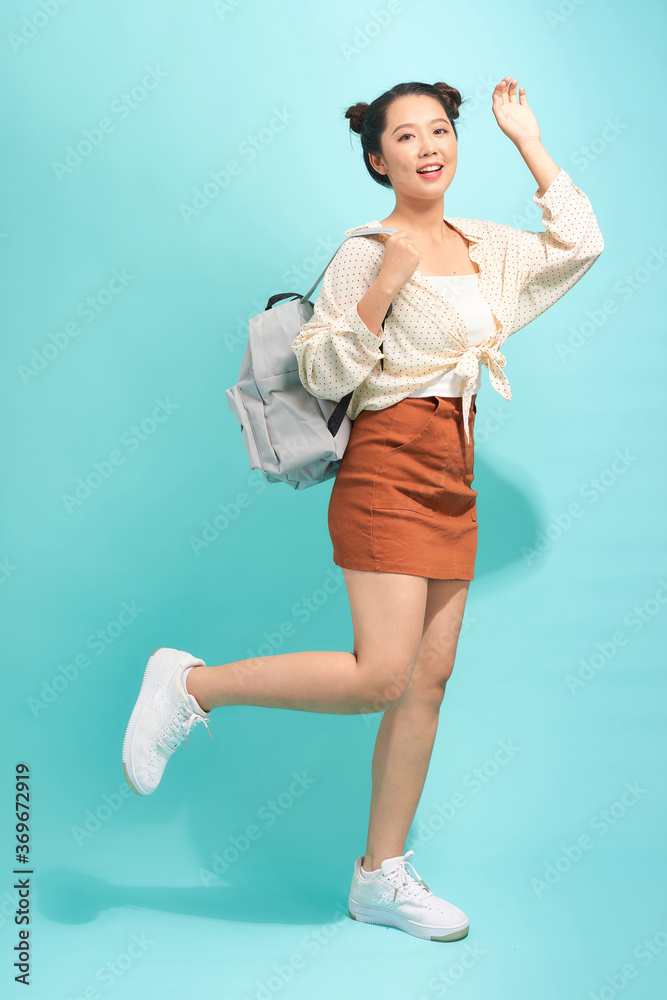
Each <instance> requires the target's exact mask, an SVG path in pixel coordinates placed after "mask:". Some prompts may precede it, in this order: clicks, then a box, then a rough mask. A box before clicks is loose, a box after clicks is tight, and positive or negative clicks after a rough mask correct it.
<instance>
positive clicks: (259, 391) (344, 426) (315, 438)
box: [225, 226, 397, 490]
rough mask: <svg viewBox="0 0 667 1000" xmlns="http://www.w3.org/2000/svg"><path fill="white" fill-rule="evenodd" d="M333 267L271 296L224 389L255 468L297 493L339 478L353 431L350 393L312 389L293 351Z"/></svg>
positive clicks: (373, 229)
mask: <svg viewBox="0 0 667 1000" xmlns="http://www.w3.org/2000/svg"><path fill="white" fill-rule="evenodd" d="M396 231H397V230H396V229H386V228H382V227H379V226H368V227H367V228H365V229H359V230H358V231H357V232H355V233H351V234H350V235H349V236H347V237H346V238H345V240H343V243H345V242H346V240H348V239H352V238H353V237H354V236H373V235H375V234H377V233H387V234H389V235H391V234H392V233H395V232H396ZM342 245H343V244H342V243H341V246H342ZM338 250H340V247H338ZM338 250H336V253H338ZM336 253H334V254H333V256H332V257H331V260H330V261H329V264H330V263H331V261H332V260H333V258H334V257H335V256H336ZM329 264H327V266H326V267H325V268H324V270H323V271H322V273H321V275H320V276H319V278H318V279H317V281H316V282H315V283H314V285H313V286H312V287H311V288H309V289H308V291H307V292H305V294H304V295H299V293H298V292H282V293H281V294H278V295H272V296H271V298H270V299H269V301H268V303H267V306H266V309H265V310H264V312H262V313H259V314H258V315H257V316H253V317H252V319H251V320H250V323H249V335H248V344H247V346H246V349H245V353H244V355H243V360H242V362H241V371H240V374H239V380H238V382H237V383H236V385H234V386H232V387H231V388H230V389H226V390H225V395H226V397H227V403H228V404H229V408H230V409H231V411H232V413H233V414H234V416H235V417H236V419H237V420H238V422H239V424H240V426H241V433H242V435H243V443H244V445H245V448H246V451H247V452H248V458H249V459H250V467H251V468H252V469H259V470H260V472H261V473H262V474H263V476H264V478H265V479H266V480H267V481H268V482H269V483H287V485H288V486H291V487H292V489H295V490H303V489H306V488H307V487H308V486H315V485H316V484H317V483H323V482H325V481H326V480H327V479H331V478H333V477H334V476H335V475H336V473H337V471H338V467H339V465H340V462H341V459H342V457H343V454H344V452H345V448H346V447H347V443H348V441H349V438H350V431H351V429H352V421H351V420H350V418H349V417H348V416H347V413H346V410H347V407H348V405H349V402H350V399H351V397H352V393H351V392H350V393H348V394H347V396H344V397H343V398H342V399H341V400H339V401H338V402H335V401H333V400H328V399H321V398H320V397H319V396H315V395H314V394H313V393H311V392H309V391H308V389H306V388H305V386H304V385H303V384H302V382H301V379H300V378H299V370H298V366H297V360H296V355H295V354H294V352H293V350H292V341H293V340H294V339H295V338H296V337H297V336H298V334H299V331H300V329H301V327H302V326H303V325H304V324H305V323H307V322H308V320H309V319H310V318H311V317H312V315H313V311H314V305H313V303H312V302H311V301H310V296H311V295H312V294H313V292H314V291H315V289H316V288H317V286H318V285H319V283H320V281H321V280H322V278H323V277H324V275H325V273H326V270H327V267H329ZM284 299H286V300H287V301H282V300H284ZM278 303H280V305H278ZM390 313H391V305H390V306H389V309H388V310H387V315H386V316H385V318H384V320H383V321H382V329H383V330H384V324H385V321H386V319H387V316H389V314H390ZM380 347H382V345H380ZM381 364H382V366H384V361H382V362H381Z"/></svg>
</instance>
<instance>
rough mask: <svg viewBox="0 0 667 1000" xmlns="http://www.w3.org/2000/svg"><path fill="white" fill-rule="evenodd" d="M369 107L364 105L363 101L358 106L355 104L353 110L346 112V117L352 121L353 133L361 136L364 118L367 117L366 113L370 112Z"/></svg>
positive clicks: (349, 109)
mask: <svg viewBox="0 0 667 1000" xmlns="http://www.w3.org/2000/svg"><path fill="white" fill-rule="evenodd" d="M368 108H369V105H368V104H364V102H363V101H359V103H358V104H353V105H352V107H351V108H348V109H347V111H346V112H345V117H346V118H349V120H350V128H351V130H352V131H353V132H356V133H357V134H358V135H361V133H362V131H363V128H364V118H365V117H366V112H367V111H368Z"/></svg>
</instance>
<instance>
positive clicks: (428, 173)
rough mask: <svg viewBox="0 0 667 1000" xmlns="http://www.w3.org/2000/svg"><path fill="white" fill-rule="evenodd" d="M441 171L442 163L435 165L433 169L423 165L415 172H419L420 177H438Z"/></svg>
mask: <svg viewBox="0 0 667 1000" xmlns="http://www.w3.org/2000/svg"><path fill="white" fill-rule="evenodd" d="M442 171H443V166H442V164H440V166H439V167H437V168H436V169H435V170H434V169H433V167H424V168H422V169H421V170H418V171H417V173H418V174H419V176H420V177H439V176H440V174H441V173H442Z"/></svg>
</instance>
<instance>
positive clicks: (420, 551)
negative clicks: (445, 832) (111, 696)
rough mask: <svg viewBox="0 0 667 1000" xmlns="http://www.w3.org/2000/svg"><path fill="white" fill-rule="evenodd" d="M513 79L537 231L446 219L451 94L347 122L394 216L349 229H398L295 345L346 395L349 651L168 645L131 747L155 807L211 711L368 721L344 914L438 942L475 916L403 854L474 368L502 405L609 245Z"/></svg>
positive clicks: (431, 693) (463, 514)
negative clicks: (514, 374) (512, 361)
mask: <svg viewBox="0 0 667 1000" xmlns="http://www.w3.org/2000/svg"><path fill="white" fill-rule="evenodd" d="M516 83H517V81H516V80H512V79H510V78H509V77H505V79H503V80H502V81H501V82H500V83H499V84H498V85H497V87H496V88H495V90H494V92H493V99H492V110H493V114H494V115H495V119H496V121H497V123H498V125H499V127H500V129H501V130H502V132H503V133H504V134H505V135H506V136H507V137H508V139H510V140H511V141H512V142H513V143H514V145H515V146H516V147H517V149H518V151H519V153H520V154H521V156H522V157H523V160H524V162H525V163H526V165H527V167H528V169H529V170H530V172H531V173H532V175H533V177H534V179H535V182H536V183H537V185H538V190H537V192H536V193H535V195H534V196H533V200H534V201H535V203H536V204H537V205H538V206H540V207H541V208H542V209H543V216H542V224H543V225H544V226H546V231H545V232H529V231H523V230H519V229H515V228H512V227H511V226H508V225H503V224H500V223H494V222H490V221H488V220H487V221H480V220H478V219H463V218H456V217H450V216H445V215H443V209H444V193H445V191H446V190H447V189H448V187H449V185H450V184H451V182H452V180H453V178H454V174H455V172H456V163H457V134H456V128H455V126H454V121H455V119H456V118H457V117H458V113H459V105H460V103H461V95H460V93H459V91H458V90H456V89H455V88H453V87H450V86H448V85H447V84H444V83H436V84H433V85H430V84H424V83H406V84H399V85H398V86H396V87H393V88H392V89H391V90H389V91H387V92H386V93H384V94H382V95H381V96H380V97H378V98H377V99H376V100H375V101H374V102H373V103H372V104H371V105H370V106H369V105H366V104H356V105H354V106H353V107H352V108H350V109H348V111H347V112H346V117H347V118H348V119H349V120H350V127H351V128H352V129H353V131H355V132H357V133H359V134H360V135H361V142H362V148H363V154H364V161H365V163H366V167H367V169H368V171H369V173H370V175H371V177H373V179H374V180H376V181H377V182H378V183H380V184H382V185H384V186H386V187H391V188H392V190H393V193H394V195H395V197H396V206H395V208H394V210H393V211H392V212H391V213H390V215H389V216H388V217H387V218H386V219H384V220H382V221H378V220H376V219H374V220H372V221H371V222H370V223H367V224H366V226H364V227H359V228H360V229H364V228H367V226H381V227H391V228H394V229H396V230H397V232H395V233H394V234H393V235H391V236H387V234H380V235H375V236H355V237H354V238H352V239H349V240H347V241H346V242H344V243H343V245H342V246H341V248H340V249H339V251H338V252H337V253H336V255H335V257H334V259H333V261H332V262H331V264H330V265H329V267H328V269H327V271H326V273H325V276H324V279H323V283H322V289H321V291H320V294H319V296H318V298H317V300H316V302H315V308H314V313H313V316H312V318H311V319H310V320H309V321H308V322H307V323H306V324H305V325H304V326H303V327H302V328H301V331H300V333H299V336H298V337H297V338H296V339H295V340H294V342H293V344H292V349H293V351H294V353H295V355H296V357H297V360H298V365H299V375H300V378H301V381H302V383H303V384H304V385H305V386H306V388H308V389H309V390H310V391H311V392H312V393H314V394H315V395H318V396H320V397H322V398H325V399H332V400H339V399H342V398H343V396H345V395H346V394H348V393H350V392H351V393H352V397H351V399H350V403H349V406H348V409H347V413H348V416H350V417H351V418H352V419H353V420H354V423H353V425H352V432H351V435H350V440H349V443H348V446H347V449H346V451H345V454H344V457H343V460H342V463H341V465H340V468H339V470H338V474H337V477H336V480H335V482H334V485H333V489H332V491H331V499H330V504H329V529H330V533H331V539H332V542H333V550H334V562H336V563H337V564H338V565H339V566H342V567H343V569H344V574H345V581H346V585H347V591H348V596H349V600H350V607H351V614H352V622H353V628H354V650H353V652H351V653H349V652H328V651H317V652H310V653H308V652H298V653H282V654H277V655H275V656H265V657H257V658H255V659H252V660H241V661H238V662H235V663H227V664H223V665H220V666H214V667H211V666H206V664H205V663H204V661H203V660H201V659H199V658H197V657H196V656H193V655H192V654H191V653H187V652H185V651H184V650H178V649H170V648H165V647H160V648H159V649H157V650H155V652H154V653H153V654H152V655H151V657H150V658H149V660H148V665H147V667H146V671H145V674H144V679H143V683H142V686H141V689H140V692H139V697H138V699H137V702H136V704H135V707H134V710H133V712H132V715H131V717H130V720H129V724H128V727H127V732H126V735H125V741H124V746H123V766H124V770H125V775H126V778H127V780H128V782H129V784H130V786H131V787H132V788H133V790H134V791H135V792H137V793H138V794H142V795H148V794H150V793H152V792H153V791H154V790H155V788H156V787H157V785H158V783H159V781H160V779H161V777H162V773H163V771H164V768H165V765H166V763H167V760H168V759H169V757H170V756H171V754H172V753H173V751H174V750H175V749H176V748H177V747H178V746H179V744H180V743H181V741H182V740H183V738H184V736H187V734H188V733H189V731H190V729H191V728H192V726H193V725H197V724H198V723H200V722H203V723H204V724H205V725H206V726H207V728H208V719H209V717H210V713H211V711H212V710H213V709H214V708H218V707H220V706H224V705H260V706H269V707H276V708H289V709H300V710H302V711H308V712H326V713H342V714H351V713H361V712H368V711H376V712H382V713H383V716H382V721H381V724H380V728H379V732H378V735H377V740H376V744H375V750H374V754H373V761H372V781H373V785H372V796H371V803H370V821H369V826H368V839H367V843H366V850H365V853H364V855H363V856H359V857H358V858H357V859H356V861H355V864H354V871H353V876H352V885H351V889H350V895H349V912H350V916H352V917H354V918H356V919H357V920H363V921H366V922H369V923H376V924H387V925H390V926H394V927H398V928H400V929H401V930H404V931H406V932H407V933H409V934H413V935H415V936H417V937H421V938H425V939H430V940H432V941H455V940H457V939H459V938H462V937H465V935H466V934H467V933H468V918H467V917H466V915H465V913H464V912H463V911H462V910H460V909H459V908H458V907H456V906H454V905H453V904H451V903H449V902H447V901H446V900H445V899H442V898H441V897H439V896H437V895H435V894H434V893H433V892H432V891H431V890H430V888H429V887H428V886H427V885H426V883H425V882H424V881H423V880H422V879H421V878H420V877H419V875H418V874H417V872H416V871H415V869H414V868H413V866H412V864H411V863H410V862H409V861H407V859H408V857H410V856H411V855H412V854H413V853H414V852H413V851H408V852H407V853H404V849H405V842H406V838H407V836H408V832H409V829H410V825H411V823H412V820H413V817H414V815H415V811H416V808H417V804H418V802H419V799H420V796H421V793H422V789H423V785H424V780H425V778H426V773H427V769H428V765H429V761H430V758H431V751H432V748H433V742H434V739H435V734H436V730H437V725H438V719H439V710H440V706H441V702H442V699H443V695H444V692H445V687H446V684H447V681H448V679H449V677H450V675H451V672H452V668H453V665H454V658H455V653H456V647H457V642H458V636H459V630H460V627H461V622H462V619H463V612H464V607H465V603H466V598H467V594H468V587H469V586H470V581H471V580H472V579H473V578H474V564H475V557H476V551H477V511H476V497H477V493H476V491H475V490H473V489H472V485H471V484H472V480H473V476H474V472H473V457H474V455H473V447H474V444H473V431H474V420H475V412H476V407H475V398H476V393H477V389H478V388H479V386H480V384H481V383H480V365H482V364H483V365H484V366H486V367H487V369H488V371H489V378H490V381H491V384H492V386H493V387H494V388H495V389H496V390H497V391H498V392H500V393H501V394H502V395H503V396H504V397H505V398H506V399H510V398H511V394H510V389H509V382H508V380H507V377H506V376H505V373H504V371H503V367H504V365H505V358H504V357H503V355H502V354H501V353H500V347H501V345H502V343H503V342H504V340H506V338H507V337H508V336H510V334H512V333H514V332H515V331H516V330H518V329H520V328H521V327H523V326H525V325H526V324H527V323H529V322H530V321H531V320H533V319H534V318H535V317H536V316H538V315H540V314H541V313H542V312H544V310H545V309H546V308H548V307H549V306H550V305H552V304H553V303H554V302H555V301H556V300H557V299H559V298H560V297H561V296H562V295H563V294H564V293H565V292H566V291H567V290H568V289H569V288H571V287H572V286H573V285H574V284H575V283H576V282H577V281H578V280H579V279H580V278H581V277H582V275H583V274H585V272H586V271H587V270H588V269H589V268H590V267H591V265H592V264H593V263H594V261H595V260H596V259H597V257H598V256H599V255H600V253H601V252H602V249H603V245H604V244H603V239H602V235H601V233H600V230H599V228H598V225H597V222H596V219H595V215H594V213H593V210H592V207H591V204H590V202H589V200H588V198H587V197H586V195H585V194H584V193H583V191H581V189H580V188H578V187H576V185H574V184H573V182H572V180H571V179H570V177H569V175H568V174H567V173H566V171H565V170H563V169H562V168H560V167H559V166H558V165H557V164H556V163H555V162H554V160H553V159H552V158H551V157H550V156H549V154H548V153H547V152H546V150H545V149H544V147H543V145H542V143H541V140H540V130H539V127H538V124H537V121H536V119H535V116H534V115H533V112H532V111H531V110H530V108H529V106H528V102H527V99H526V94H525V89H524V87H520V88H519V91H518V94H517V87H516ZM352 232H355V230H347V234H349V233H352ZM390 306H391V311H390V314H389V316H388V317H387V319H386V322H385V325H384V329H382V326H381V324H382V321H383V320H384V319H385V316H386V314H387V312H388V311H389V307H390ZM209 735H210V732H209ZM186 742H187V741H186Z"/></svg>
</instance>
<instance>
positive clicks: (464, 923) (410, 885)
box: [348, 851, 468, 941]
mask: <svg viewBox="0 0 667 1000" xmlns="http://www.w3.org/2000/svg"><path fill="white" fill-rule="evenodd" d="M414 853H415V852H414V851H408V852H407V854H402V855H401V854H399V855H397V856H396V857H395V858H386V859H385V860H384V861H383V862H381V865H380V871H379V872H377V874H375V875H369V876H365V875H362V874H361V862H362V860H363V858H361V857H359V858H357V860H356V861H355V863H354V875H353V876H352V887H351V889H350V898H349V903H348V906H349V911H348V912H349V914H350V916H351V917H352V919H353V920H362V921H364V922H365V923H367V924H386V925H387V926H389V927H398V928H399V930H402V931H406V933H408V934H412V935H414V937H419V938H426V939H427V940H431V941H458V940H459V939H460V938H464V937H465V936H466V934H467V933H468V918H467V917H466V915H465V913H464V912H463V910H459V908H458V906H454V905H453V904H452V903H448V902H447V900H446V899H441V898H440V897H439V896H436V895H434V894H433V893H432V892H431V890H430V889H429V887H428V886H427V885H426V883H425V882H424V880H423V879H421V878H420V877H419V875H418V874H417V872H416V871H415V869H414V867H413V866H412V864H411V862H409V861H406V858H409V857H410V855H411V854H414ZM408 865H409V866H410V868H412V872H414V875H413V874H412V872H410V871H408Z"/></svg>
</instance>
